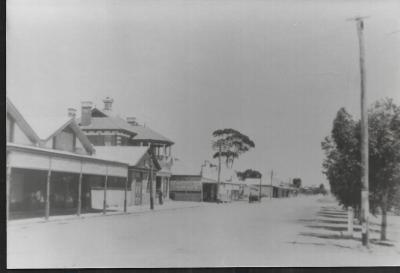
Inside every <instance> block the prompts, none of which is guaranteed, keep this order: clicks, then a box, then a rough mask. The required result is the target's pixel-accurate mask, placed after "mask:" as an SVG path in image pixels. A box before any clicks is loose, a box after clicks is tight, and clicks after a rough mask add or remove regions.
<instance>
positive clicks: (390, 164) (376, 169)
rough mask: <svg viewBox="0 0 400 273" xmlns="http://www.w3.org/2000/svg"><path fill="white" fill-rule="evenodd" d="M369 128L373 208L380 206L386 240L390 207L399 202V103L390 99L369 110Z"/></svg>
mask: <svg viewBox="0 0 400 273" xmlns="http://www.w3.org/2000/svg"><path fill="white" fill-rule="evenodd" d="M369 131H370V133H369V138H370V140H369V141H370V144H369V146H370V152H369V156H370V159H369V160H370V173H369V179H370V193H371V194H370V203H371V210H372V213H374V214H375V213H376V212H377V210H378V208H379V209H380V212H381V214H382V223H381V239H382V240H386V227H387V211H388V210H390V209H391V208H392V207H393V206H395V205H397V202H396V201H397V200H396V197H397V196H396V193H397V192H398V189H399V187H400V107H399V106H397V105H395V104H394V103H393V100H391V99H386V100H382V101H378V102H376V103H375V104H374V105H373V106H372V107H371V109H370V110H369Z"/></svg>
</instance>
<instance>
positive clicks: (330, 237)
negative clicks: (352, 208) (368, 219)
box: [288, 206, 395, 248]
mask: <svg viewBox="0 0 400 273" xmlns="http://www.w3.org/2000/svg"><path fill="white" fill-rule="evenodd" d="M297 221H298V222H300V223H303V224H304V226H305V227H306V228H307V229H306V230H305V231H303V232H300V233H299V235H300V236H303V237H308V238H318V239H321V241H320V242H319V241H311V242H308V241H305V242H288V243H292V244H310V245H333V246H337V247H340V248H352V247H350V246H349V243H345V242H351V241H357V242H359V241H360V238H358V237H357V236H355V235H353V236H350V235H348V234H347V212H346V211H344V210H343V209H341V208H340V207H334V206H322V207H321V209H320V210H319V211H318V212H317V213H316V217H315V218H313V219H299V220H297ZM371 224H372V223H371ZM373 225H374V226H375V227H376V226H379V225H377V224H373ZM353 231H354V232H356V233H361V227H360V225H357V224H354V226H353ZM370 232H373V233H380V229H379V228H378V229H376V228H373V229H372V228H371V227H370ZM370 243H371V244H374V245H380V246H388V247H393V246H395V244H393V243H392V242H391V241H381V240H378V239H370Z"/></svg>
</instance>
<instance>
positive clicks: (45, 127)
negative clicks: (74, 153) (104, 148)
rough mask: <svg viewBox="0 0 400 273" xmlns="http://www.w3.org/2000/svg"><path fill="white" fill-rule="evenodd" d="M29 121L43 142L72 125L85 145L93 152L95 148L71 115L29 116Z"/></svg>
mask: <svg viewBox="0 0 400 273" xmlns="http://www.w3.org/2000/svg"><path fill="white" fill-rule="evenodd" d="M27 121H28V122H29V123H30V124H31V125H32V128H33V129H34V131H35V132H36V133H37V134H38V136H39V138H40V140H41V141H42V142H47V141H49V140H50V139H51V138H52V137H54V136H55V135H57V134H59V133H60V132H61V131H62V130H64V129H65V128H66V127H70V128H71V129H72V130H73V131H74V133H75V134H76V136H77V137H78V139H79V140H80V141H81V143H82V145H83V147H84V148H85V149H86V150H87V151H89V152H91V153H93V152H94V148H93V145H92V144H91V142H90V140H89V139H88V138H87V136H86V135H85V134H84V133H83V132H82V130H81V129H80V128H79V126H78V124H77V123H76V121H75V120H74V119H73V118H71V117H34V116H28V117H27Z"/></svg>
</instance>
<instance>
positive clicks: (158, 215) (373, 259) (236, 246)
mask: <svg viewBox="0 0 400 273" xmlns="http://www.w3.org/2000/svg"><path fill="white" fill-rule="evenodd" d="M171 202H173V201H171ZM399 218H400V217H398V216H397V217H395V216H391V217H389V219H388V223H389V225H388V238H389V239H390V240H391V241H389V242H388V245H379V244H374V243H373V241H374V238H379V233H378V232H376V230H379V226H378V225H377V223H379V219H378V218H377V219H373V221H375V222H376V224H374V223H372V224H371V228H372V231H371V232H370V233H371V241H372V243H371V249H369V250H366V249H363V248H362V247H361V243H360V241H359V237H360V236H361V235H360V229H359V228H358V227H357V226H355V231H356V232H355V234H354V237H355V238H346V237H345V236H344V237H343V238H341V232H342V231H345V230H346V222H345V220H346V215H345V214H344V213H343V212H342V211H341V210H340V209H339V208H338V207H337V205H336V202H335V201H334V200H333V199H332V197H322V196H310V197H305V196H304V197H294V198H285V199H272V200H270V199H266V200H263V202H262V203H251V204H250V203H248V202H245V201H239V202H233V203H229V204H215V203H210V204H206V205H204V206H199V207H194V208H183V209H174V210H164V211H152V212H150V211H149V212H147V213H140V214H129V215H111V216H102V217H92V218H85V219H81V220H74V221H71V220H70V221H66V220H64V221H55V222H48V223H34V224H29V225H14V224H13V223H12V222H11V223H10V224H9V226H8V234H7V236H8V238H7V239H8V242H7V243H8V248H7V251H8V256H7V259H8V267H9V268H25V267H34V268H38V267H51V268H61V267H80V268H85V267H95V268H97V267H214V266H216V267H220V266H230V267H235V266H345V265H347V266H353V265H363V266H368V265H369V266H372V265H396V264H397V265H400V244H399V242H400V233H399V230H400V221H399ZM349 257H351V258H349Z"/></svg>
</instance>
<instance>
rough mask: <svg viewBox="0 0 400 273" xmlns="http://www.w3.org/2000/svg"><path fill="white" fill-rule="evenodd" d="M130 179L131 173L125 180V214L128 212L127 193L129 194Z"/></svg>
mask: <svg viewBox="0 0 400 273" xmlns="http://www.w3.org/2000/svg"><path fill="white" fill-rule="evenodd" d="M128 179H129V171H128V174H127V175H126V179H125V192H124V212H126V211H127V200H126V199H127V192H128Z"/></svg>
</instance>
